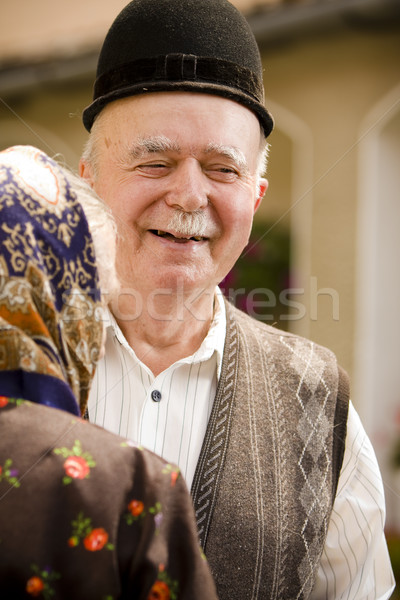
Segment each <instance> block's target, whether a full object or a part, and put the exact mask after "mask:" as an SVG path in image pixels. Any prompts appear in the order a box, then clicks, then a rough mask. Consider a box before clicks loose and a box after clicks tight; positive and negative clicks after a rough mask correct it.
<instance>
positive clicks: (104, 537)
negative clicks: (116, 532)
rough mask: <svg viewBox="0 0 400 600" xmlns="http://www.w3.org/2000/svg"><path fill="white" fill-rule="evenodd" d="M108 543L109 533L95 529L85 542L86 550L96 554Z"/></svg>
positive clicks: (99, 528) (100, 528)
mask: <svg viewBox="0 0 400 600" xmlns="http://www.w3.org/2000/svg"><path fill="white" fill-rule="evenodd" d="M107 541H108V533H107V532H106V531H105V530H104V529H103V528H102V527H98V528H97V529H93V530H92V531H91V532H90V533H89V534H88V535H87V536H86V537H85V539H84V540H83V544H84V546H85V548H86V550H90V551H91V552H96V551H97V550H101V549H102V548H103V547H104V546H105V545H106V544H107Z"/></svg>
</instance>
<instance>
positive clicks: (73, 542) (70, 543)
mask: <svg viewBox="0 0 400 600" xmlns="http://www.w3.org/2000/svg"><path fill="white" fill-rule="evenodd" d="M78 544H79V539H78V538H77V537H76V536H72V537H70V538H69V540H68V546H69V547H70V548H74V547H75V546H77V545H78Z"/></svg>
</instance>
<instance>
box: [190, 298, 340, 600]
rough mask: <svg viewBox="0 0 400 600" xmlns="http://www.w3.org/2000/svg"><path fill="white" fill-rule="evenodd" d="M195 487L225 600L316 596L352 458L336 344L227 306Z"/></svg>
mask: <svg viewBox="0 0 400 600" xmlns="http://www.w3.org/2000/svg"><path fill="white" fill-rule="evenodd" d="M226 308H227V337H226V343H225V350H224V358H223V365H222V371H221V377H220V381H219V385H218V389H217V393H216V398H215V402H214V406H213V411H212V414H211V417H210V421H209V424H208V428H207V433H206V437H205V440H204V444H203V448H202V451H201V455H200V458H199V462H198V464H197V469H196V474H195V478H194V481H193V486H192V496H193V501H194V506H195V511H196V518H197V524H198V529H199V535H200V540H201V543H202V546H203V548H204V551H205V554H206V556H207V558H208V561H209V563H210V566H211V568H212V571H213V575H214V577H215V581H216V584H217V591H218V594H219V597H220V600H250V599H251V600H255V599H260V600H261V598H262V599H263V600H267V599H281V600H290V599H292V598H293V599H294V598H301V599H306V598H308V597H309V595H310V593H311V590H312V587H313V584H314V580H315V576H316V572H317V568H318V564H319V559H320V556H321V553H322V550H323V546H324V542H325V538H326V533H327V528H328V523H329V518H330V513H331V509H332V505H333V501H334V498H335V494H336V487H337V482H338V478H339V473H340V468H341V464H342V460H343V452H344V440H345V435H346V420H347V409H348V398H349V391H348V380H347V375H346V374H345V372H344V371H343V370H341V369H340V367H338V365H337V362H336V358H335V356H334V355H333V354H332V352H330V351H329V350H327V349H326V348H322V347H320V346H317V345H316V344H314V343H312V342H311V341H308V340H305V339H302V338H300V337H297V336H294V335H292V334H288V333H285V332H282V331H279V330H277V329H274V328H272V327H269V326H266V325H265V324H262V323H259V322H257V321H255V320H254V319H251V318H250V317H248V316H247V315H245V314H244V313H242V312H240V311H238V310H236V309H235V308H233V307H232V306H231V305H229V304H227V306H226Z"/></svg>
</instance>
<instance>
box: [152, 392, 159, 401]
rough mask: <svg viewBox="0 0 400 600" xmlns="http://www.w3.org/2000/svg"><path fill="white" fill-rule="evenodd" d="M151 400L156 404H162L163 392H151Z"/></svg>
mask: <svg viewBox="0 0 400 600" xmlns="http://www.w3.org/2000/svg"><path fill="white" fill-rule="evenodd" d="M151 399H152V400H153V401H154V402H160V400H161V392H160V391H158V390H153V391H152V392H151Z"/></svg>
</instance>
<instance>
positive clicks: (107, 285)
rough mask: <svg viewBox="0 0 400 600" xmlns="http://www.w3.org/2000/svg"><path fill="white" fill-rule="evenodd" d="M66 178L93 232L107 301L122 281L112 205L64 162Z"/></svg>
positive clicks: (100, 278)
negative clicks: (118, 272)
mask: <svg viewBox="0 0 400 600" xmlns="http://www.w3.org/2000/svg"><path fill="white" fill-rule="evenodd" d="M60 167H61V168H62V169H63V171H64V173H65V176H66V179H67V180H68V182H69V183H70V185H71V188H72V190H73V192H74V193H75V194H76V197H77V199H78V201H79V203H80V204H81V206H82V208H83V212H84V213H85V217H86V219H87V222H88V225H89V231H90V234H91V236H92V240H93V246H94V253H95V257H96V267H97V272H98V275H99V282H100V290H101V295H102V297H103V299H104V301H105V302H107V303H108V302H109V301H110V300H112V299H113V298H114V297H115V296H116V295H117V293H118V291H119V288H120V284H119V281H118V277H117V271H116V264H115V262H116V261H115V258H116V245H117V227H116V224H115V220H114V217H113V215H112V212H111V210H110V208H109V207H108V206H107V204H106V203H105V202H103V200H101V198H99V196H98V195H97V194H96V192H95V191H94V190H93V189H92V188H91V187H90V185H89V184H88V183H87V181H86V180H85V179H83V178H82V177H79V175H77V174H76V173H74V172H72V171H70V170H69V169H68V168H66V167H65V166H63V165H60Z"/></svg>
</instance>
